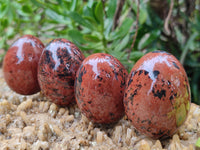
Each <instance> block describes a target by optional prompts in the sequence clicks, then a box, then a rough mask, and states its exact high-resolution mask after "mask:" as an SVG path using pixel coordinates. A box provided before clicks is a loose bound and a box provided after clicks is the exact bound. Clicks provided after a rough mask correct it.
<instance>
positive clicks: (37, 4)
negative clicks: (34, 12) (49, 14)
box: [30, 0, 44, 8]
mask: <svg viewBox="0 0 200 150" xmlns="http://www.w3.org/2000/svg"><path fill="white" fill-rule="evenodd" d="M30 1H31V2H32V3H33V4H34V5H35V6H37V7H42V8H43V7H44V5H43V4H42V2H40V1H39V2H38V0H30Z"/></svg>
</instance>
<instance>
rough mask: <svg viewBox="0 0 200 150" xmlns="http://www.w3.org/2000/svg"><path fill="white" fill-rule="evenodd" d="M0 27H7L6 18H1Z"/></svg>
mask: <svg viewBox="0 0 200 150" xmlns="http://www.w3.org/2000/svg"><path fill="white" fill-rule="evenodd" d="M0 25H1V27H3V29H4V28H6V27H8V19H7V18H3V19H2V20H1V22H0Z"/></svg>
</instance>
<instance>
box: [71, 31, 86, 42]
mask: <svg viewBox="0 0 200 150" xmlns="http://www.w3.org/2000/svg"><path fill="white" fill-rule="evenodd" d="M68 35H69V37H71V39H72V40H73V41H76V42H78V43H86V41H85V40H84V39H83V35H82V34H81V32H80V31H78V30H75V29H72V30H69V31H68Z"/></svg>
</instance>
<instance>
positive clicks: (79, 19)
mask: <svg viewBox="0 0 200 150" xmlns="http://www.w3.org/2000/svg"><path fill="white" fill-rule="evenodd" d="M69 16H70V18H71V19H72V20H74V21H75V22H77V23H79V24H80V25H82V26H84V27H86V28H89V29H93V26H92V25H91V24H90V23H88V22H87V21H86V20H85V19H83V17H82V16H81V15H79V14H78V13H77V12H70V13H69Z"/></svg>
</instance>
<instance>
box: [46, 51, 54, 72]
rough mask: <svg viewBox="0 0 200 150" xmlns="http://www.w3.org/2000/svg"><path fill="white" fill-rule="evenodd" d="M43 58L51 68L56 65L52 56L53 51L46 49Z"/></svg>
mask: <svg viewBox="0 0 200 150" xmlns="http://www.w3.org/2000/svg"><path fill="white" fill-rule="evenodd" d="M43 58H44V64H47V65H49V67H50V68H51V69H53V68H54V67H55V63H54V61H53V60H52V59H51V58H52V53H51V52H50V51H48V50H46V51H45V52H44V56H43Z"/></svg>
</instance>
